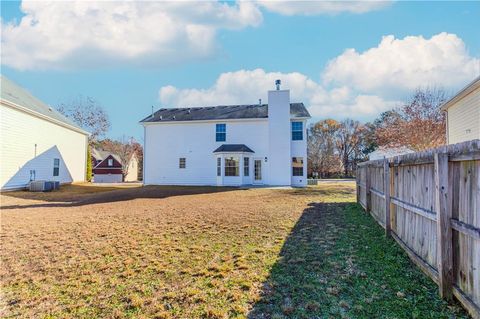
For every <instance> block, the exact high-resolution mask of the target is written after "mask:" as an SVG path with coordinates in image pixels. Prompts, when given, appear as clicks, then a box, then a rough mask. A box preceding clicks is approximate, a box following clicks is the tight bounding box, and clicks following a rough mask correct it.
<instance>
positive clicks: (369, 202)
mask: <svg viewBox="0 0 480 319" xmlns="http://www.w3.org/2000/svg"><path fill="white" fill-rule="evenodd" d="M370 183H371V178H370V169H369V164H368V163H367V164H365V211H366V212H367V213H370V210H371V209H372V196H371V193H370Z"/></svg>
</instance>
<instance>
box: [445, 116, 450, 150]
mask: <svg viewBox="0 0 480 319" xmlns="http://www.w3.org/2000/svg"><path fill="white" fill-rule="evenodd" d="M444 112H445V134H447V145H449V144H450V134H449V131H448V110H445V111H444Z"/></svg>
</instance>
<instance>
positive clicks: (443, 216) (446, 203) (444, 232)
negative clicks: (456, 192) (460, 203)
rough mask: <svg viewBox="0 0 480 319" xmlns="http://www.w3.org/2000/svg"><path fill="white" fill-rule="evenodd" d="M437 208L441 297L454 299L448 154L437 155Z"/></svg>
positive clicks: (435, 155)
mask: <svg viewBox="0 0 480 319" xmlns="http://www.w3.org/2000/svg"><path fill="white" fill-rule="evenodd" d="M433 156H434V169H435V207H436V213H437V265H438V283H439V291H440V296H441V297H442V298H445V299H452V283H453V253H452V250H453V247H452V227H451V226H450V219H451V216H452V207H451V206H452V205H451V199H450V195H449V194H448V192H449V191H448V154H446V153H440V154H439V153H435V154H434V155H433Z"/></svg>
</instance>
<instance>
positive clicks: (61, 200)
mask: <svg viewBox="0 0 480 319" xmlns="http://www.w3.org/2000/svg"><path fill="white" fill-rule="evenodd" d="M72 187H74V189H70V192H65V193H62V192H51V193H31V192H28V191H19V192H6V193H2V196H6V197H15V198H19V199H30V200H40V201H42V202H41V203H33V204H31V203H26V204H14V205H2V206H1V209H2V210H4V209H22V208H40V207H74V206H83V205H90V204H101V203H108V202H120V201H128V200H133V199H137V198H167V197H172V196H183V195H198V194H212V193H219V192H228V191H234V190H239V188H237V187H215V186H144V187H132V188H115V187H112V189H107V190H105V189H99V190H97V191H93V192H92V191H91V188H95V186H81V185H71V186H69V188H72ZM82 187H84V188H86V189H85V190H84V189H81V188H82ZM79 188H80V189H79ZM99 188H103V187H99Z"/></svg>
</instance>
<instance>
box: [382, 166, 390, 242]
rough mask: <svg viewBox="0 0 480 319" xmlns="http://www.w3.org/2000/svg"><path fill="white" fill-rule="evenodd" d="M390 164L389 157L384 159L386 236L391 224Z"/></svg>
mask: <svg viewBox="0 0 480 319" xmlns="http://www.w3.org/2000/svg"><path fill="white" fill-rule="evenodd" d="M390 186H391V182H390V164H389V161H388V159H387V158H385V159H384V160H383V194H384V195H385V236H387V237H389V236H390V235H391V234H390V232H391V229H392V226H391V225H390Z"/></svg>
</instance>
